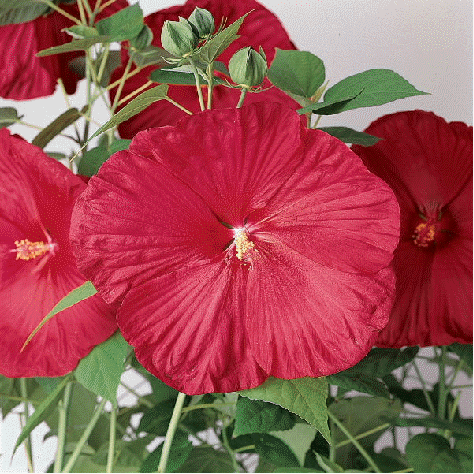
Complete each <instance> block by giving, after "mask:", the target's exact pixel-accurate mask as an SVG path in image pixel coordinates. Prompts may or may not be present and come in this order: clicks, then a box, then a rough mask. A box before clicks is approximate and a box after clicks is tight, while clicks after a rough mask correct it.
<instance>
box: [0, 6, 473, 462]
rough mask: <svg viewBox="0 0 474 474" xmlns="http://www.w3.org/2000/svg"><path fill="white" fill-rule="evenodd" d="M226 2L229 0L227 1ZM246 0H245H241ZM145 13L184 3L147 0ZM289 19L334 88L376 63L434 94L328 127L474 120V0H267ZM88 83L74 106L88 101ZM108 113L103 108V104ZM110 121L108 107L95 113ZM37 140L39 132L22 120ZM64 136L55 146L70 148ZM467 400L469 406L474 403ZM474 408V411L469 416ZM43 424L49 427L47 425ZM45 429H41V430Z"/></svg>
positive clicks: (60, 107)
mask: <svg viewBox="0 0 474 474" xmlns="http://www.w3.org/2000/svg"><path fill="white" fill-rule="evenodd" d="M222 1H224V0H222ZM235 1H240V0H235ZM139 3H140V5H141V6H142V8H143V10H144V12H145V15H146V14H149V13H151V12H152V11H155V10H158V9H161V8H166V7H168V6H172V5H174V4H177V3H178V2H172V1H160V0H140V1H139ZM261 3H263V4H264V5H266V6H267V7H268V8H269V9H271V10H272V11H273V12H274V13H275V14H277V16H278V17H279V18H280V19H281V21H282V23H283V24H284V26H285V27H286V29H287V31H288V33H289V35H290V37H291V38H292V40H293V41H294V43H295V44H296V46H297V47H298V48H299V49H302V50H307V51H311V52H312V53H314V54H316V55H317V56H319V57H320V58H321V59H322V60H323V61H324V63H325V66H326V77H327V79H328V80H329V81H330V83H329V86H331V85H333V84H335V83H337V82H338V81H340V80H341V79H343V78H344V77H346V76H349V75H352V74H356V73H358V72H362V71H364V70H367V69H372V68H388V69H392V70H394V71H396V72H397V73H399V74H401V75H402V76H403V77H404V78H405V79H407V80H408V81H409V82H411V83H412V84H413V85H414V86H415V87H416V88H417V89H419V90H422V91H425V92H429V93H430V94H431V95H428V96H417V97H413V98H408V99H404V100H401V101H397V102H394V103H391V104H387V105H385V106H381V107H372V108H369V109H361V110H354V111H349V112H344V113H343V114H340V115H338V116H333V117H327V118H324V119H323V120H322V121H321V123H320V125H321V126H329V125H345V126H349V127H352V128H355V129H357V130H363V129H364V128H365V127H367V126H368V125H369V124H370V122H371V121H373V120H374V119H376V118H377V117H379V116H381V115H384V114H387V113H392V112H395V111H400V110H412V109H416V108H419V109H423V110H430V111H433V112H435V113H436V114H438V115H441V116H443V117H445V118H446V119H447V120H448V121H453V120H460V121H464V122H467V123H468V124H472V1H471V0H313V1H300V0H287V1H279V0H262V1H261ZM84 97H85V95H84V87H79V89H78V93H77V94H76V99H73V104H77V106H79V107H81V106H82V105H84V103H85V102H84ZM5 106H14V107H16V108H17V109H18V110H19V111H20V113H21V114H24V115H25V117H24V120H26V121H28V122H30V123H34V124H36V125H40V126H44V125H47V124H48V123H50V122H51V121H52V120H53V119H54V118H55V117H57V116H58V115H59V114H60V113H62V112H63V111H64V110H65V108H66V107H65V104H64V99H63V98H62V96H61V94H56V95H55V96H54V98H45V99H37V100H34V101H26V102H20V103H15V102H13V101H7V100H2V99H0V107H5ZM99 112H100V110H99ZM95 116H96V117H97V118H98V120H99V121H102V122H103V121H105V120H107V115H106V114H105V111H103V112H102V113H99V115H97V114H96V115H95ZM13 130H14V131H15V132H16V133H19V134H21V135H22V136H24V137H25V138H26V139H28V140H31V139H32V138H33V137H34V136H35V134H36V132H35V131H34V130H32V129H26V128H25V127H20V126H15V127H13ZM64 143H67V142H61V141H60V140H56V141H54V142H52V145H51V146H50V147H48V150H50V151H53V150H54V151H63V152H65V151H66V152H68V151H70V150H69V148H68V147H69V143H67V145H66V148H64ZM471 403H472V402H469V401H468V400H467V405H466V406H465V409H467V410H468V411H469V410H470V409H471V407H470V405H471ZM467 414H468V413H466V415H467ZM17 418H18V416H17V415H11V416H9V417H7V419H6V420H5V421H4V422H3V423H2V432H1V435H2V438H1V439H2V449H1V452H2V456H1V458H0V471H25V470H26V462H25V458H24V455H23V452H22V449H19V450H18V453H17V455H16V456H15V457H14V459H13V462H12V463H11V464H10V457H11V449H12V447H13V444H14V441H15V440H16V437H17V436H18V422H17ZM40 428H41V427H40ZM38 431H40V429H38ZM43 434H44V430H43V432H37V433H36V436H35V437H34V450H35V458H36V460H35V461H36V469H37V471H41V470H45V469H46V467H47V466H48V464H49V462H50V460H51V459H52V458H53V456H54V451H55V444H54V440H49V441H48V442H47V443H46V444H45V445H44V446H41V442H40V441H41V438H42V436H43Z"/></svg>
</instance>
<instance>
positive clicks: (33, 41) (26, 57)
mask: <svg viewBox="0 0 474 474" xmlns="http://www.w3.org/2000/svg"><path fill="white" fill-rule="evenodd" d="M94 5H95V2H91V6H92V7H94ZM127 5H128V2H127V0H116V1H115V2H113V3H112V4H110V6H108V7H107V8H105V9H104V10H103V11H102V12H100V13H99V14H98V15H97V19H98V20H100V19H102V18H105V17H108V16H110V15H112V14H113V13H115V12H117V11H118V10H121V9H122V8H125V7H126V6H127ZM60 7H61V8H62V9H63V10H65V11H67V12H68V13H69V14H70V15H72V16H73V17H75V18H79V9H78V7H77V4H76V3H75V4H74V5H67V4H64V3H61V5H60ZM73 25H74V22H73V21H72V20H70V19H69V18H66V17H65V16H63V15H62V14H61V13H59V12H57V11H54V12H52V13H51V14H49V15H46V16H40V17H38V18H36V19H35V20H32V21H29V22H27V23H20V24H14V25H5V26H0V49H1V51H2V55H3V60H2V61H3V69H2V74H1V75H0V97H3V98H5V99H14V100H25V99H35V98H37V97H44V96H47V95H51V94H54V90H55V88H56V84H57V82H58V79H59V78H61V79H62V80H63V82H64V87H65V89H66V92H67V93H68V94H74V92H75V91H76V84H77V81H79V80H80V79H81V77H80V76H79V75H77V74H76V73H75V72H74V71H73V70H72V69H71V68H70V67H69V64H70V62H71V61H72V60H73V59H75V58H77V57H79V56H82V55H83V53H82V52H80V51H73V52H71V53H63V54H55V55H53V56H45V57H41V58H38V57H36V53H38V52H39V51H41V50H43V49H47V48H51V47H53V46H59V45H61V44H64V43H69V42H70V41H72V37H71V35H69V34H67V33H66V32H63V31H61V30H62V29H63V28H69V27H71V26H73Z"/></svg>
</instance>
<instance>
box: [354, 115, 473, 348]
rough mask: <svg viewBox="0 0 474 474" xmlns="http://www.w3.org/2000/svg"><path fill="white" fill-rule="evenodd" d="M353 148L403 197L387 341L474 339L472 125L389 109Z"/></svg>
mask: <svg viewBox="0 0 474 474" xmlns="http://www.w3.org/2000/svg"><path fill="white" fill-rule="evenodd" d="M366 132H367V133H370V134H371V135H376V136H378V137H382V138H383V140H381V141H379V142H378V143H377V144H376V145H375V146H372V147H370V148H364V147H361V146H354V147H353V149H354V151H355V152H356V153H358V154H359V156H360V157H361V158H362V160H363V161H364V163H365V164H366V165H367V167H368V168H369V169H370V170H371V171H372V172H373V173H375V174H377V175H378V176H380V177H381V178H382V179H383V180H384V181H386V182H387V183H388V184H389V185H390V186H391V187H392V189H393V191H394V192H395V194H396V196H397V198H398V203H399V204H400V214H401V225H400V244H399V246H398V248H397V250H396V252H395V256H394V260H393V267H394V269H395V273H396V276H397V289H396V299H395V303H394V307H393V311H392V315H391V318H390V322H389V323H388V325H387V326H386V327H385V329H384V330H383V331H382V332H381V334H380V337H379V338H378V339H377V341H376V344H377V345H378V346H380V347H402V346H413V345H420V346H431V345H447V344H451V343H453V342H461V343H470V344H472V127H468V126H467V125H466V124H464V123H461V122H451V123H447V122H446V121H445V120H444V119H443V118H441V117H438V116H436V115H435V114H433V113H431V112H424V111H421V110H415V111H411V112H399V113H396V114H392V115H387V116H385V117H382V118H380V119H378V120H376V121H375V122H374V123H372V124H371V125H370V126H369V128H367V130H366Z"/></svg>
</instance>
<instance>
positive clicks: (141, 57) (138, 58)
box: [130, 46, 172, 68]
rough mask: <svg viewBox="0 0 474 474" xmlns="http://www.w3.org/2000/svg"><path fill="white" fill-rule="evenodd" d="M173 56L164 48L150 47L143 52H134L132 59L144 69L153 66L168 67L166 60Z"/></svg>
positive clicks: (142, 50)
mask: <svg viewBox="0 0 474 474" xmlns="http://www.w3.org/2000/svg"><path fill="white" fill-rule="evenodd" d="M171 56H172V55H171V54H170V53H168V51H166V50H165V49H163V48H159V47H158V46H148V47H147V48H144V49H141V50H136V51H132V52H131V56H130V57H131V59H132V61H133V62H134V63H135V64H136V65H137V66H138V67H140V68H142V67H146V66H151V65H160V66H166V65H168V63H167V62H166V60H165V58H169V57H171Z"/></svg>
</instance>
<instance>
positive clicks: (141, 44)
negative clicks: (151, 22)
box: [130, 25, 153, 51]
mask: <svg viewBox="0 0 474 474" xmlns="http://www.w3.org/2000/svg"><path fill="white" fill-rule="evenodd" d="M152 41H153V32H152V31H151V30H150V28H149V27H148V26H147V25H143V28H142V29H141V31H140V33H139V34H138V36H136V37H135V38H133V39H131V40H130V44H131V45H132V46H133V47H134V48H135V49H138V50H139V51H141V50H142V49H145V48H148V46H150V45H151V42H152Z"/></svg>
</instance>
